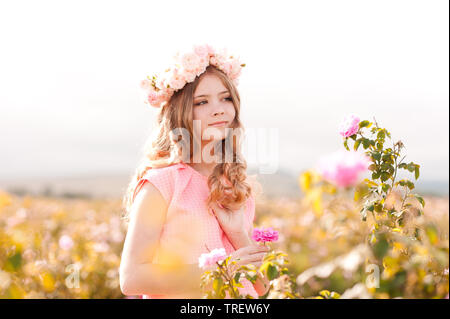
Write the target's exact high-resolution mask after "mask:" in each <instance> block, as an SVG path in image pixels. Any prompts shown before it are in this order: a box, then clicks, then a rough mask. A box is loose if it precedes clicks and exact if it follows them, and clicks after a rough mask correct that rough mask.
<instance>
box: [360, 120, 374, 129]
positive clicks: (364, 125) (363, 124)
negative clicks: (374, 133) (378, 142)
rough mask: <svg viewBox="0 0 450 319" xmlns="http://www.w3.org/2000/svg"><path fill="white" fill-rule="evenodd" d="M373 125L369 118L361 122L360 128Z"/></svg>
mask: <svg viewBox="0 0 450 319" xmlns="http://www.w3.org/2000/svg"><path fill="white" fill-rule="evenodd" d="M371 125H372V123H370V122H369V121H367V120H365V121H361V122H359V128H363V127H370V126H371Z"/></svg>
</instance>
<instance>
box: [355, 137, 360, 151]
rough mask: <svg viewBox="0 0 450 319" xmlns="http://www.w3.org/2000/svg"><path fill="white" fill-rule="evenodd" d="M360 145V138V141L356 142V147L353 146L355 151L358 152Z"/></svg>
mask: <svg viewBox="0 0 450 319" xmlns="http://www.w3.org/2000/svg"><path fill="white" fill-rule="evenodd" d="M360 144H361V139H360V138H358V139H357V140H356V142H355V145H353V149H354V150H355V151H357V150H358V147H359V145H360Z"/></svg>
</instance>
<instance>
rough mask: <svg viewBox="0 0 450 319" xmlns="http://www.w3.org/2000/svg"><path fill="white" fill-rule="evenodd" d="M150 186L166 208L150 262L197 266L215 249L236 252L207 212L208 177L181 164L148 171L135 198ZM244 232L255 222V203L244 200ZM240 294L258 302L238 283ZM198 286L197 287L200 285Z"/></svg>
mask: <svg viewBox="0 0 450 319" xmlns="http://www.w3.org/2000/svg"><path fill="white" fill-rule="evenodd" d="M146 182H150V183H152V184H153V185H154V186H155V187H156V188H157V189H158V190H159V191H160V193H161V195H162V196H163V197H164V199H165V200H166V203H167V204H168V210H167V215H166V220H165V223H164V226H163V229H162V232H161V234H160V241H159V246H158V249H157V251H156V254H155V256H154V259H153V262H154V263H157V264H170V263H174V262H183V263H187V264H198V257H200V255H201V254H203V253H207V252H209V251H211V250H213V249H215V248H224V249H225V251H226V253H227V254H230V253H232V252H233V251H235V249H234V247H233V246H232V244H231V243H230V241H229V239H228V237H227V236H226V234H225V233H224V232H223V231H222V229H221V227H220V225H219V222H218V221H217V219H216V217H215V216H214V214H213V213H212V212H210V211H209V210H208V207H207V205H206V199H207V197H208V194H209V188H208V177H206V176H204V175H202V174H201V173H200V172H198V171H196V170H195V169H194V168H192V167H191V166H189V165H187V164H186V163H184V162H180V163H177V164H173V165H170V166H166V167H162V168H151V169H149V170H148V171H147V172H146V174H145V175H144V176H143V177H142V178H141V180H140V181H139V182H138V186H137V187H136V191H135V194H134V196H136V194H137V193H138V192H139V190H140V189H141V188H142V186H143V185H144V183H146ZM246 204H247V210H246V225H245V227H246V229H247V231H249V230H251V228H252V227H253V221H254V218H255V200H254V198H253V196H250V197H249V199H248V200H247V203H246ZM241 283H242V285H243V286H244V287H243V288H238V289H239V291H240V292H241V294H250V295H252V296H253V297H254V298H258V294H257V293H256V291H255V289H254V287H253V285H252V284H251V282H249V281H248V280H247V279H241ZM199 284H200V283H199ZM142 298H144V299H153V298H170V296H169V295H142Z"/></svg>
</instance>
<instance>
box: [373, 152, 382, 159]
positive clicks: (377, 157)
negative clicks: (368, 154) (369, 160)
mask: <svg viewBox="0 0 450 319" xmlns="http://www.w3.org/2000/svg"><path fill="white" fill-rule="evenodd" d="M372 157H373V159H375V160H377V161H379V160H380V159H381V152H374V153H373V154H372Z"/></svg>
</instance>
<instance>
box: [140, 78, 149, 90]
mask: <svg viewBox="0 0 450 319" xmlns="http://www.w3.org/2000/svg"><path fill="white" fill-rule="evenodd" d="M150 86H151V82H150V81H149V80H147V79H145V80H142V81H141V89H143V90H148V89H150Z"/></svg>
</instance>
